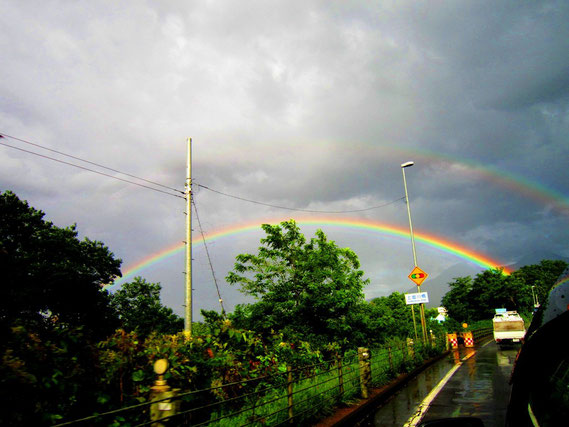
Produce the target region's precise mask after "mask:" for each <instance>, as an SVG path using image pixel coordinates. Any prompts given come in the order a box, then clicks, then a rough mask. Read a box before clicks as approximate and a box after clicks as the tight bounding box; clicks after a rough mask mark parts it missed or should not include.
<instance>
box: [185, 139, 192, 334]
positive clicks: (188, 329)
mask: <svg viewBox="0 0 569 427" xmlns="http://www.w3.org/2000/svg"><path fill="white" fill-rule="evenodd" d="M187 163H188V173H187V177H186V307H185V317H184V333H185V334H186V338H189V337H191V336H192V138H188V158H187Z"/></svg>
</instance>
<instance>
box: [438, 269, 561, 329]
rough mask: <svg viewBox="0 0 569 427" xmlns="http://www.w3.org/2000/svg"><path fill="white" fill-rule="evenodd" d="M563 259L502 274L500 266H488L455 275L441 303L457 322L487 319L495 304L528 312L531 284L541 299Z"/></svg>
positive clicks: (499, 306)
mask: <svg viewBox="0 0 569 427" xmlns="http://www.w3.org/2000/svg"><path fill="white" fill-rule="evenodd" d="M566 266H567V263H566V262H564V261H551V260H543V261H541V262H540V263H539V264H537V265H529V266H524V267H522V268H520V269H519V270H516V271H514V272H513V273H512V274H511V275H504V274H503V273H502V271H501V270H497V269H489V270H485V271H483V272H482V273H480V274H478V275H476V277H475V278H474V279H472V278H471V277H470V276H467V277H459V278H456V279H455V280H454V282H452V283H449V285H450V288H451V289H450V291H449V292H447V294H446V295H445V296H444V297H443V300H442V305H443V306H444V307H446V308H447V310H448V314H449V316H450V317H451V318H453V319H455V320H458V321H460V322H463V321H467V322H473V321H480V320H484V319H491V318H492V317H493V316H494V313H495V311H494V310H495V309H496V308H506V309H508V310H516V311H517V312H519V313H520V314H525V315H529V314H530V313H531V312H532V310H533V298H532V286H535V288H534V292H535V293H536V294H537V295H538V297H539V298H540V300H541V301H544V300H545V296H546V295H547V293H548V292H549V290H550V289H551V286H553V284H554V283H555V280H556V279H557V278H558V277H559V275H560V274H561V273H562V272H563V270H564V269H565V267H566Z"/></svg>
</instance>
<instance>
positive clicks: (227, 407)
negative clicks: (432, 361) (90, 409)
mask: <svg viewBox="0 0 569 427" xmlns="http://www.w3.org/2000/svg"><path fill="white" fill-rule="evenodd" d="M441 338H442V337H441ZM412 347H413V351H412V352H410V351H409V350H410V349H409V346H408V345H407V343H406V342H402V343H399V344H397V345H392V346H390V347H384V348H378V349H375V350H368V349H364V348H360V349H359V352H358V353H359V354H354V355H353V356H352V357H344V358H341V357H339V356H338V357H335V358H333V359H332V360H327V361H324V362H321V363H317V364H313V365H307V366H297V367H291V366H286V367H284V368H285V369H284V370H279V371H276V372H274V373H272V374H269V375H265V376H259V377H257V378H250V379H247V380H244V381H239V382H235V383H227V384H220V385H218V386H216V387H211V388H208V389H202V390H195V391H187V392H180V391H179V390H175V389H174V390H172V389H170V387H169V386H168V385H167V384H166V381H165V380H164V373H165V369H166V368H164V366H167V364H166V362H165V361H164V362H163V365H162V367H161V366H158V367H155V372H156V374H157V375H158V378H157V381H156V382H155V385H154V387H153V390H152V393H151V396H149V398H150V399H149V400H150V401H148V402H145V403H141V404H139V405H134V406H131V407H125V408H121V409H117V410H114V411H110V412H107V413H101V414H96V415H92V416H89V417H86V418H83V419H80V420H74V421H70V422H64V423H62V424H59V426H64V425H89V426H98V425H101V426H103V425H111V424H116V425H118V424H121V425H122V424H124V423H128V424H129V425H132V426H145V425H153V426H160V425H170V424H173V425H192V426H194V427H197V426H205V425H208V426H224V425H228V424H231V425H239V426H246V425H260V424H262V425H267V426H275V425H282V424H289V425H299V424H306V423H311V422H313V421H315V420H317V419H319V417H320V416H321V414H322V413H323V412H326V411H330V410H332V409H333V408H334V407H335V406H336V405H338V404H339V403H341V402H345V401H353V400H354V399H358V398H365V397H366V395H368V393H369V390H370V389H371V388H372V387H381V386H383V385H387V384H389V383H390V381H392V380H393V379H394V378H395V377H397V376H398V375H399V374H400V373H403V372H409V371H410V370H413V369H414V368H415V367H416V366H419V365H420V364H422V363H423V361H424V360H426V359H428V358H430V357H432V356H434V355H435V354H441V353H442V352H443V351H444V345H443V340H439V342H438V345H435V346H431V345H426V346H424V345H423V343H414V344H413V345H412ZM358 356H359V357H358ZM169 423H170V424H169Z"/></svg>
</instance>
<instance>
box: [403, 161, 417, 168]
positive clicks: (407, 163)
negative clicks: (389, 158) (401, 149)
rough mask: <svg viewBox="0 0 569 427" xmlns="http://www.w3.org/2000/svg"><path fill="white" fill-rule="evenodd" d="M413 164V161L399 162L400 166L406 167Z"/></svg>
mask: <svg viewBox="0 0 569 427" xmlns="http://www.w3.org/2000/svg"><path fill="white" fill-rule="evenodd" d="M414 164H415V162H405V163H402V164H401V168H408V167H410V166H413V165H414Z"/></svg>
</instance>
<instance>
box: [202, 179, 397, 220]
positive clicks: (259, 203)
mask: <svg viewBox="0 0 569 427" xmlns="http://www.w3.org/2000/svg"><path fill="white" fill-rule="evenodd" d="M195 185H197V186H198V187H200V188H203V189H205V190H209V191H211V192H213V193H217V194H221V195H222V196H226V197H231V198H232V199H237V200H242V201H244V202H249V203H254V204H256V205H262V206H268V207H271V208H276V209H286V210H289V211H300V212H311V213H328V214H344V213H354V212H365V211H371V210H373V209H379V208H383V207H385V206H389V205H392V204H393V203H396V202H398V201H400V200H403V199H405V196H403V197H399V198H398V199H395V200H392V201H391V202H387V203H384V204H383V205H378V206H372V207H369V208H364V209H354V210H345V211H322V210H312V209H300V208H289V207H287V206H279V205H272V204H270V203H264V202H259V201H257V200H251V199H246V198H244V197H239V196H234V195H232V194H227V193H224V192H222V191H219V190H214V189H213V188H211V187H208V186H206V185H201V184H195Z"/></svg>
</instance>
